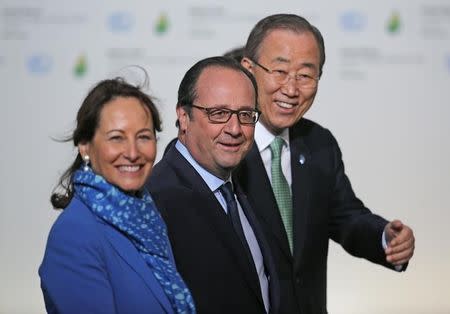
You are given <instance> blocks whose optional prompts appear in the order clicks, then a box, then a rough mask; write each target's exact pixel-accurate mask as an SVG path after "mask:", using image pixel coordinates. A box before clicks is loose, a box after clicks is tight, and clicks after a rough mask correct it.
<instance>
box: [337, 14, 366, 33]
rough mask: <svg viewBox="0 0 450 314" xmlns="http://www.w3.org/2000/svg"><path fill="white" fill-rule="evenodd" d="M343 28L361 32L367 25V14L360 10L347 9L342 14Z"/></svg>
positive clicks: (341, 22)
mask: <svg viewBox="0 0 450 314" xmlns="http://www.w3.org/2000/svg"><path fill="white" fill-rule="evenodd" d="M339 21H340V24H341V28H342V29H343V30H345V31H353V32H355V31H356V32H359V31H362V30H364V28H365V27H366V25H367V18H366V16H365V15H364V14H363V13H361V12H358V11H346V12H344V13H342V14H341V16H340V19H339Z"/></svg>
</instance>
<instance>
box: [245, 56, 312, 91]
mask: <svg viewBox="0 0 450 314" xmlns="http://www.w3.org/2000/svg"><path fill="white" fill-rule="evenodd" d="M251 61H252V62H253V63H254V64H256V65H257V66H259V67H260V68H261V69H263V70H264V71H266V72H267V73H269V74H271V75H272V77H273V78H274V79H275V81H277V83H278V84H280V85H284V84H286V83H287V82H288V81H289V79H290V78H292V79H295V82H296V83H297V85H298V86H300V87H302V88H315V87H316V86H317V82H318V81H319V79H320V78H319V77H312V76H310V75H308V74H302V73H299V74H295V75H294V76H292V75H290V74H289V73H288V72H286V71H284V70H271V69H269V68H266V67H265V66H263V65H261V64H259V63H258V62H256V61H254V60H251Z"/></svg>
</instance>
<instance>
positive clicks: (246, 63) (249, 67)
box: [241, 57, 253, 73]
mask: <svg viewBox="0 0 450 314" xmlns="http://www.w3.org/2000/svg"><path fill="white" fill-rule="evenodd" d="M241 65H242V66H243V67H244V68H246V69H247V70H249V71H250V73H253V62H252V61H251V60H250V59H249V58H247V57H244V58H242V60H241Z"/></svg>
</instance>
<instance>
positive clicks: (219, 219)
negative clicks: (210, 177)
mask: <svg viewBox="0 0 450 314" xmlns="http://www.w3.org/2000/svg"><path fill="white" fill-rule="evenodd" d="M165 158H166V160H167V162H168V164H169V165H170V166H171V167H172V168H173V169H174V170H175V172H176V173H177V175H178V177H179V178H180V179H181V182H180V183H181V184H183V185H184V187H185V188H186V189H188V190H190V192H189V193H186V195H188V194H190V195H191V199H190V200H187V201H186V204H187V206H189V208H190V209H192V210H193V211H195V214H196V215H198V216H199V217H202V218H203V219H204V221H205V224H206V225H208V227H209V228H210V229H211V233H212V234H216V235H217V237H218V239H219V240H220V241H221V242H222V244H223V245H224V247H225V248H226V249H227V250H229V251H230V254H231V255H232V256H234V259H235V261H236V264H237V265H238V267H239V268H240V269H241V271H242V273H243V275H244V277H245V279H246V281H247V283H248V284H249V287H250V288H251V290H253V291H254V293H255V295H256V296H257V298H258V299H259V300H260V302H261V303H263V300H262V297H261V289H260V285H259V280H258V274H257V273H256V270H255V267H254V266H253V261H248V259H247V258H242V256H246V255H247V253H246V251H245V249H244V247H243V246H242V244H241V242H240V239H239V237H238V236H237V235H236V233H235V232H234V230H233V228H232V226H231V224H230V223H229V218H228V217H227V215H226V213H225V211H224V210H223V208H222V206H221V205H220V203H219V201H218V200H217V198H216V197H215V195H214V193H213V192H212V191H211V190H210V189H209V187H208V185H207V184H206V183H205V181H204V180H203V178H202V177H201V176H200V175H199V174H198V173H197V171H196V170H195V169H194V168H193V167H192V166H191V165H190V164H189V162H187V160H186V159H185V158H184V157H183V156H182V155H181V154H180V153H179V152H178V150H177V149H176V148H175V147H173V148H171V149H170V150H169V151H168V152H167V154H166V157H165Z"/></svg>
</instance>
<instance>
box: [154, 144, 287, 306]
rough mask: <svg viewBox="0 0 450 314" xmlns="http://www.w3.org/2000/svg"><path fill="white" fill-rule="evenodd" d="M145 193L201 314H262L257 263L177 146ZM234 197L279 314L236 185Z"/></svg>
mask: <svg viewBox="0 0 450 314" xmlns="http://www.w3.org/2000/svg"><path fill="white" fill-rule="evenodd" d="M147 187H148V188H149V190H150V192H151V194H152V197H153V199H154V200H155V203H156V204H157V205H158V208H160V210H161V214H162V216H163V218H164V219H165V221H166V224H167V227H168V230H169V238H170V241H171V243H172V248H173V252H174V256H175V261H176V265H177V268H178V270H179V272H180V274H181V275H182V276H183V278H184V280H185V281H186V284H187V285H188V286H189V288H190V290H191V292H192V294H193V297H194V302H195V304H196V308H197V311H198V313H207V314H209V313H224V314H225V313H227V314H229V313H243V314H244V313H245V314H250V313H264V312H265V310H264V303H263V300H262V297H261V291H260V285H259V280H258V276H257V273H256V271H255V267H254V266H253V261H250V260H249V259H248V257H247V255H246V251H245V249H244V247H243V246H242V243H241V242H240V240H239V238H238V236H237V235H236V233H235V232H234V230H233V228H232V226H231V224H230V222H229V220H228V217H227V216H226V213H225V212H224V210H223V208H222V207H221V205H220V203H219V202H218V201H217V199H216V197H215V196H214V193H213V192H211V190H210V189H209V187H208V186H207V184H206V183H205V182H204V180H203V179H202V177H201V176H200V175H199V174H198V173H197V171H196V170H195V169H194V168H193V167H192V166H191V165H190V164H189V162H188V161H187V160H186V159H185V158H184V157H183V156H182V155H181V154H180V153H179V152H178V150H177V149H176V148H175V146H174V145H172V147H171V148H169V149H168V151H167V153H166V154H165V155H164V157H163V158H162V160H161V161H160V162H159V163H158V164H157V165H156V166H155V167H154V168H153V170H152V174H151V176H150V179H149V182H148V184H147ZM235 191H236V194H237V197H238V200H239V202H240V204H241V207H242V208H243V210H244V212H245V214H246V216H247V219H248V220H249V222H250V224H251V225H252V228H253V231H254V233H255V236H256V238H257V239H258V242H259V246H260V248H261V251H262V254H263V257H264V263H265V266H266V270H267V271H268V273H269V274H268V275H269V276H270V283H269V290H270V302H271V307H272V309H271V312H272V313H276V311H277V310H276V309H277V307H278V302H279V301H278V300H279V289H278V287H277V285H278V279H277V275H276V273H275V266H274V264H273V260H272V258H271V255H270V252H269V250H268V245H267V242H266V241H265V240H264V236H263V233H262V230H261V229H260V227H259V226H258V224H257V221H256V218H255V217H254V214H253V212H252V210H251V209H250V206H249V204H248V202H247V200H246V197H245V196H244V195H243V194H242V192H241V189H240V187H239V186H238V185H235Z"/></svg>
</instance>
